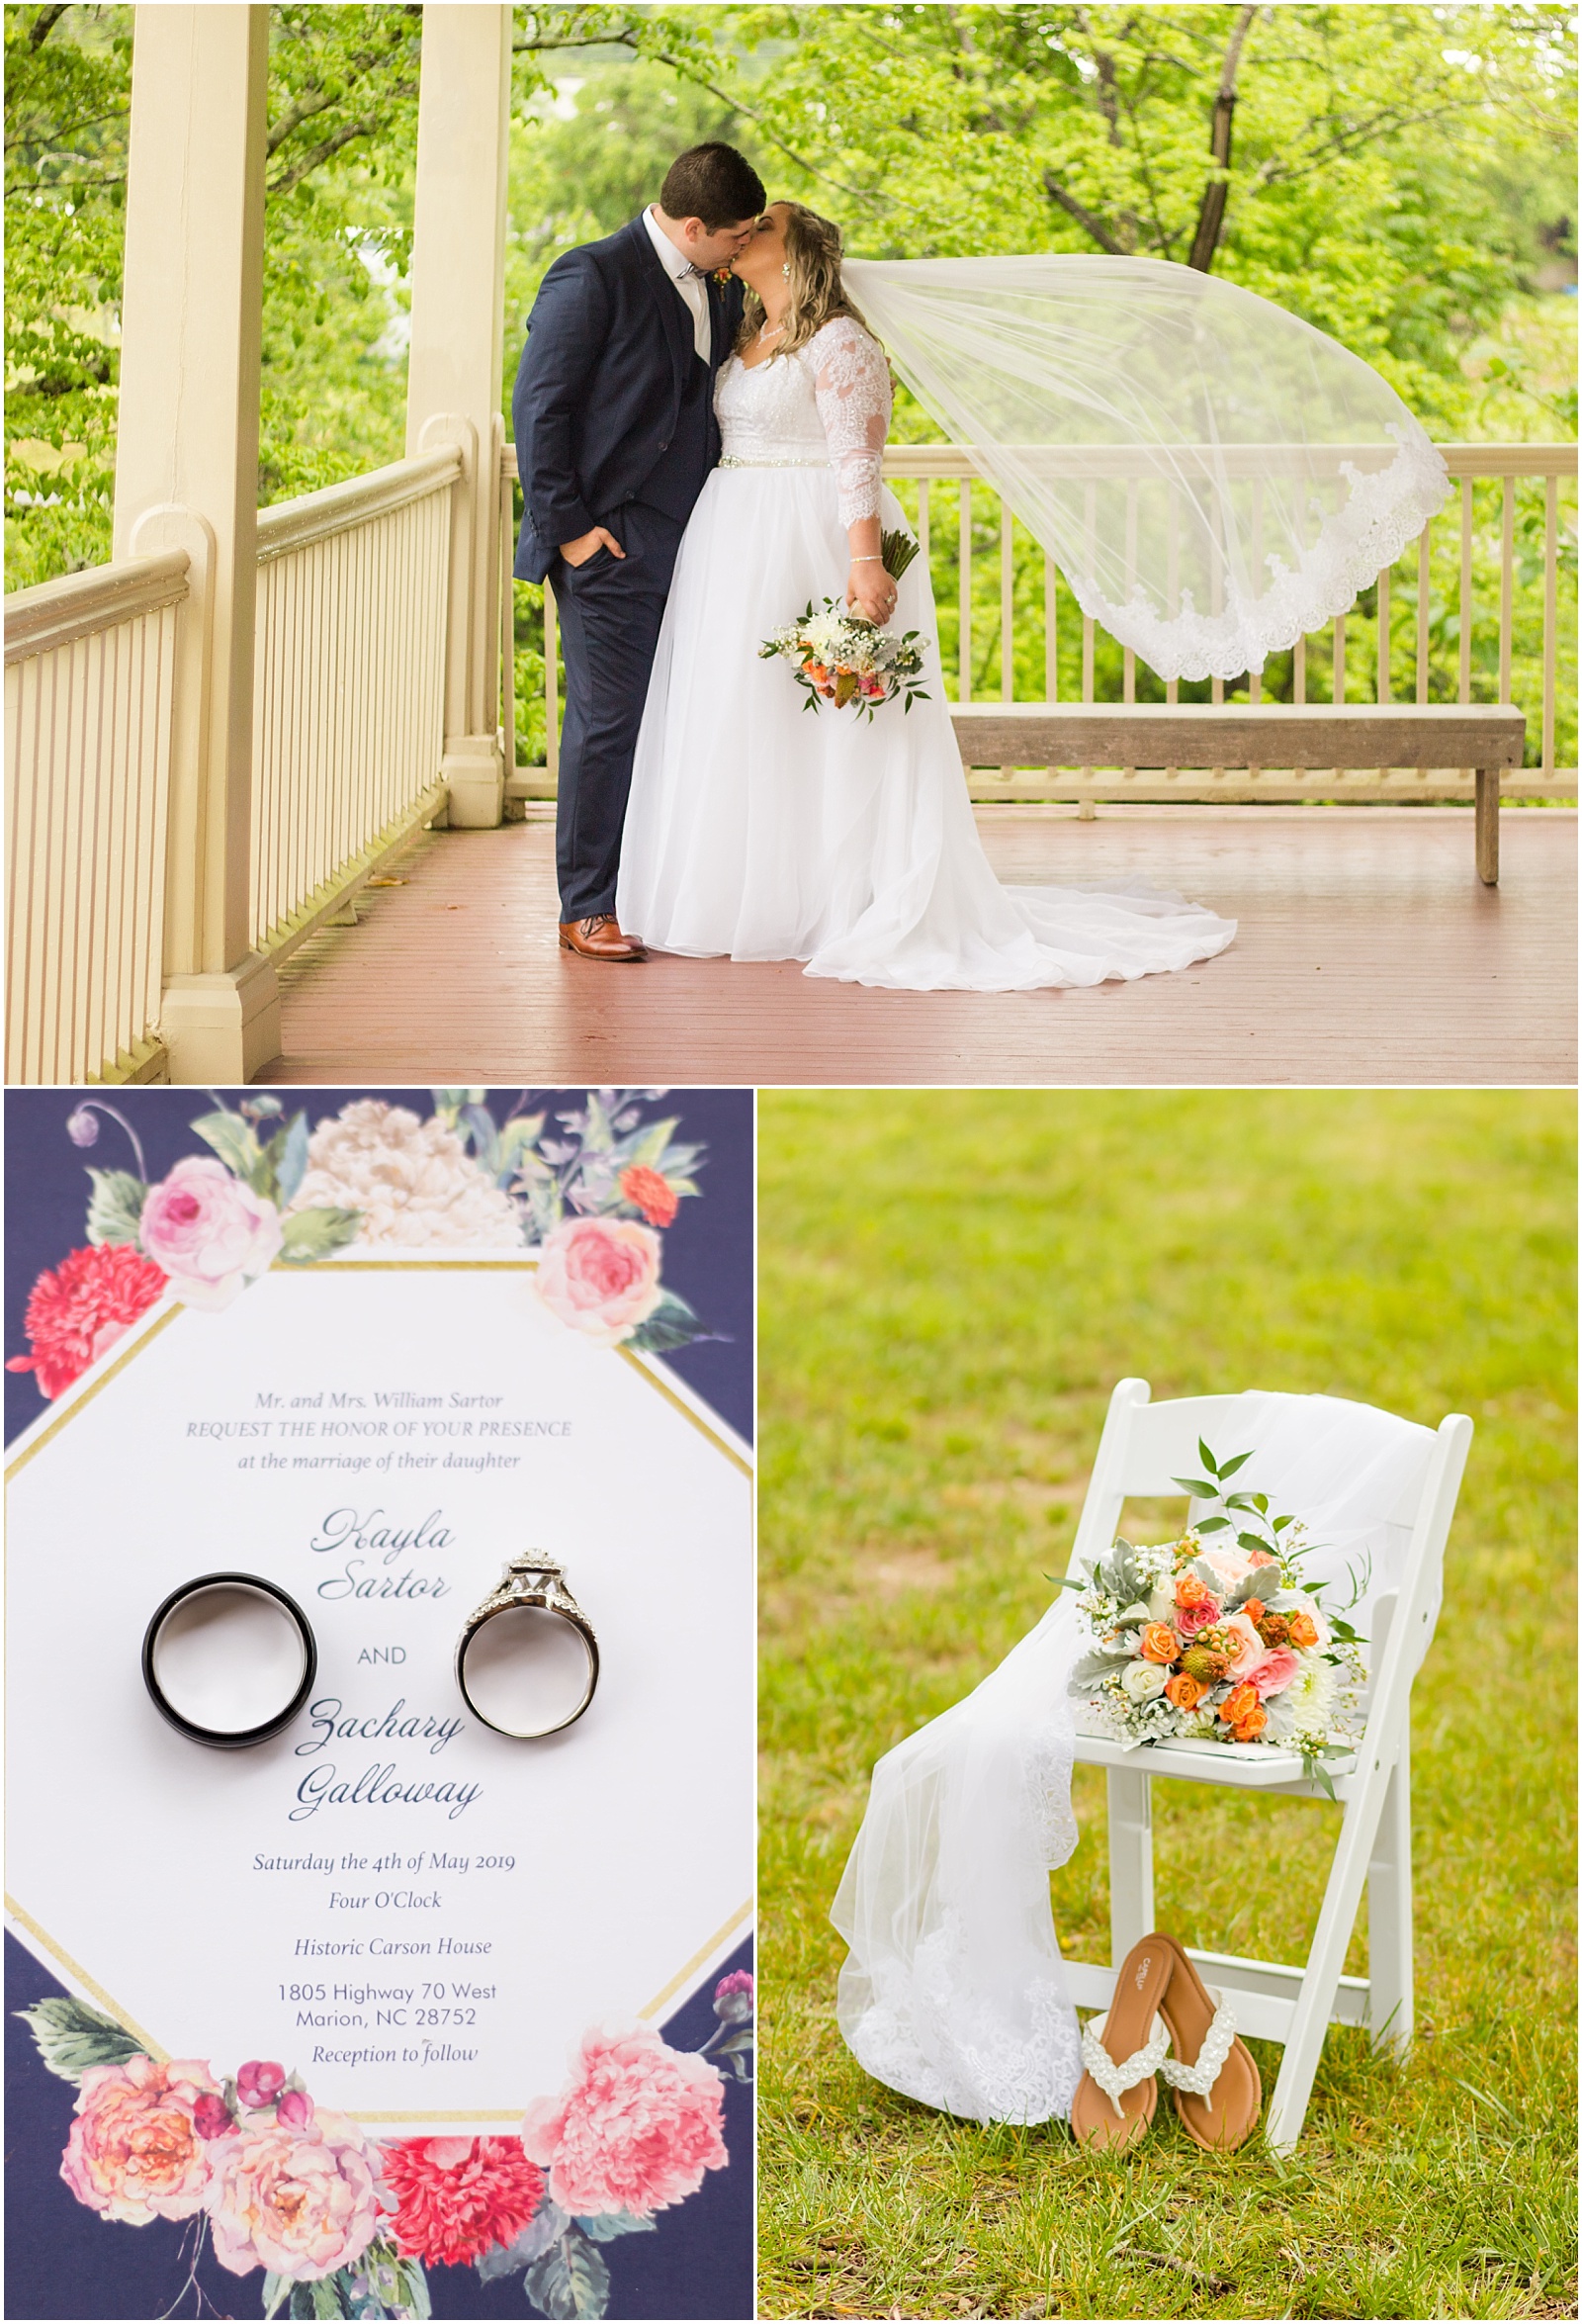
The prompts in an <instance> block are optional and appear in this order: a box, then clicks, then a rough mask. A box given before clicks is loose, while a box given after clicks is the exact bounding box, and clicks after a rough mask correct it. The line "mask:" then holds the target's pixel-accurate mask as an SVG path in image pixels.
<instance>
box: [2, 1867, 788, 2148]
mask: <svg viewBox="0 0 1582 2324" xmlns="http://www.w3.org/2000/svg"><path fill="white" fill-rule="evenodd" d="M5 1908H6V1911H7V1913H8V1914H9V1915H10V1917H11V1919H12V1920H13V1921H15V1922H19V1923H20V1924H21V1926H22V1927H24V1928H25V1929H27V1931H28V1933H29V1935H30V1936H33V1937H35V1938H36V1939H37V1940H38V1942H39V1943H40V1944H42V1945H43V1947H44V1951H45V1952H46V1953H48V1954H50V1955H51V1956H52V1957H53V1958H54V1959H55V1960H57V1961H58V1962H59V1963H60V1966H61V1967H62V1968H63V1969H64V1970H65V1971H66V1972H67V1974H68V1975H69V1976H71V1977H74V1978H75V1979H76V1981H77V1983H78V1984H79V1985H80V1986H82V1987H83V1988H84V1989H85V1990H86V1991H87V1992H88V1993H91V1994H92V1995H93V1998H94V2000H95V2001H96V2002H97V2003H98V2004H99V2006H100V2008H101V2009H102V2010H104V2011H105V2012H106V2013H107V2014H108V2015H109V2016H111V2017H114V2019H115V2020H116V2023H117V2024H118V2025H121V2026H124V2027H125V2028H126V2030H127V2032H128V2033H130V2034H131V2035H132V2039H133V2040H134V2041H138V2042H140V2043H141V2044H142V2049H143V2054H144V2056H145V2057H149V2058H152V2059H153V2061H154V2063H155V2065H156V2066H168V2065H169V2063H170V2052H169V2051H168V2050H163V2049H161V2048H160V2046H159V2044H158V2043H157V2042H156V2041H153V2040H151V2039H150V2037H149V2036H148V2035H147V2034H146V2033H144V2031H143V2029H142V2027H141V2026H140V2025H139V2024H138V2023H137V2021H136V2019H135V2018H134V2017H132V2015H131V2014H130V2013H129V2012H128V2011H126V2010H124V2009H123V2008H122V2006H121V2004H120V2003H119V2002H118V2001H116V2000H115V1999H114V1997H113V1996H112V1995H110V1994H108V1993H106V1991H105V1989H104V1987H103V1986H102V1985H101V1984H100V1983H99V1980H98V1979H97V1978H96V1977H90V1976H89V1974H88V1972H87V1970H86V1969H85V1968H84V1967H83V1966H82V1963H81V1962H80V1961H74V1960H73V1959H72V1957H71V1955H70V1954H69V1953H68V1952H67V1951H66V1949H65V1947H64V1945H58V1944H56V1942H55V1940H54V1938H53V1937H52V1936H51V1935H50V1934H49V1932H48V1930H47V1929H46V1928H43V1927H41V1926H40V1924H39V1922H37V1921H35V1919H34V1917H33V1915H32V1914H31V1913H27V1912H24V1910H23V1908H22V1907H21V1905H19V1904H18V1903H17V1900H16V1898H15V1897H12V1896H8V1897H7V1898H6V1900H5ZM751 1918H752V1899H751V1898H750V1897H748V1899H747V1903H746V1904H745V1905H739V1906H738V1907H737V1909H736V1911H735V1912H734V1913H733V1914H732V1915H731V1918H730V1919H729V1920H728V1921H725V1922H721V1924H720V1926H719V1927H718V1928H717V1929H716V1930H715V1932H714V1934H713V1935H712V1936H711V1937H709V1938H708V1940H707V1941H706V1942H705V1943H703V1944H701V1945H699V1947H698V1949H697V1951H696V1952H695V1953H694V1954H693V1955H692V1958H691V1960H690V1961H688V1962H687V1963H686V1964H685V1966H684V1967H683V1968H681V1969H678V1970H677V1972H676V1974H675V1975H674V1976H673V1977H672V1978H671V1980H670V1982H669V1984H668V1985H666V1986H663V1987H661V1988H660V1990H659V1993H657V1994H656V1995H655V1997H654V1999H653V2001H651V2002H650V2003H649V2004H648V2006H647V2008H645V2009H642V2010H639V2011H638V2015H639V2016H640V2017H649V2018H653V2017H657V2016H658V2015H659V2011H660V2010H662V2009H663V2007H664V2005H665V2003H666V2002H668V2001H670V2000H672V1999H673V1998H674V1996H675V1995H676V1994H678V1993H679V1992H680V1991H681V1988H682V1987H683V1986H684V1985H685V1984H686V1982H687V1980H688V1978H690V1977H692V1976H694V1975H695V1974H696V1973H697V1971H698V1970H699V1969H701V1968H702V1966H703V1964H704V1962H705V1961H707V1960H708V1959H709V1958H710V1956H711V1955H712V1954H714V1953H717V1952H718V1951H719V1949H720V1947H721V1945H723V1944H724V1942H725V1940H726V1938H727V1937H728V1936H731V1935H733V1934H734V1933H735V1931H736V1930H737V1929H738V1928H740V1927H742V1926H743V1925H744V1923H745V1922H748V1921H750V1919H751ZM526 2111H527V2107H526V2105H525V2104H523V2105H520V2106H477V2107H450V2108H448V2109H447V2108H444V2107H441V2108H438V2109H435V2110H433V2111H430V2112H423V2111H420V2110H418V2111H413V2110H410V2109H405V2108H403V2109H401V2110H399V2111H397V2112H395V2113H384V2114H359V2113H348V2117H347V2118H348V2120H350V2121H352V2122H516V2121H520V2119H521V2117H522V2116H523V2114H525V2113H526Z"/></svg>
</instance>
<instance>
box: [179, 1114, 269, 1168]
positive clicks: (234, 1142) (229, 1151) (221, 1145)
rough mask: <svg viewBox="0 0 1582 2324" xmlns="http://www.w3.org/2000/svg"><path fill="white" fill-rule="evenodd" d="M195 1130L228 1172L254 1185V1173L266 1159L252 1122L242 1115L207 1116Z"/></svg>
mask: <svg viewBox="0 0 1582 2324" xmlns="http://www.w3.org/2000/svg"><path fill="white" fill-rule="evenodd" d="M192 1126H193V1129H194V1130H195V1131H196V1133H197V1135H198V1136H199V1137H201V1138H202V1139H203V1141H204V1143H205V1145H206V1146H213V1148H214V1150H215V1152H216V1153H217V1154H218V1155H219V1156H220V1160H221V1162H223V1163H224V1165H225V1168H226V1169H227V1170H233V1171H234V1172H235V1173H236V1176H237V1177H238V1178H244V1179H245V1180H246V1181H247V1183H248V1185H249V1186H251V1185H252V1181H253V1172H254V1171H255V1170H256V1169H257V1168H258V1165H259V1163H260V1162H261V1161H262V1160H263V1154H262V1151H261V1149H260V1147H259V1144H258V1140H257V1139H256V1138H255V1137H254V1135H253V1132H252V1125H251V1123H250V1122H246V1121H243V1119H242V1117H241V1116H240V1115H239V1114H226V1113H223V1112H221V1113H219V1114H205V1115H204V1116H203V1117H201V1118H200V1119H199V1120H197V1121H195V1122H194V1123H193V1125H192Z"/></svg>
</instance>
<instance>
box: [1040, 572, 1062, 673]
mask: <svg viewBox="0 0 1582 2324" xmlns="http://www.w3.org/2000/svg"><path fill="white" fill-rule="evenodd" d="M1056 596H1057V583H1056V576H1055V561H1054V559H1053V558H1052V557H1046V558H1045V559H1044V700H1045V701H1046V702H1058V701H1059V699H1060V636H1059V632H1058V630H1057V628H1056V612H1055V606H1056Z"/></svg>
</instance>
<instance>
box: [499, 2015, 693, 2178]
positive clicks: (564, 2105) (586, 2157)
mask: <svg viewBox="0 0 1582 2324" xmlns="http://www.w3.org/2000/svg"><path fill="white" fill-rule="evenodd" d="M724 2091H725V2085H724V2083H723V2082H722V2080H721V2078H720V2075H719V2072H718V2070H717V2068H715V2067H714V2066H711V2065H710V2064H709V2062H708V2060H707V2059H706V2058H699V2057H695V2056H693V2055H692V2053H691V2052H690V2051H687V2050H672V2049H671V2048H670V2047H669V2046H668V2044H667V2043H665V2042H664V2041H662V2040H661V2039H660V2038H659V2034H658V2033H656V2032H655V2030H654V2028H653V2026H652V2025H643V2024H637V2023H625V2024H610V2025H595V2026H593V2027H592V2028H591V2029H590V2030H589V2031H588V2032H587V2033H585V2034H584V2035H583V2036H582V2042H581V2046H580V2049H579V2050H578V2052H577V2054H576V2056H575V2058H574V2060H573V2064H572V2074H571V2081H570V2082H569V2083H568V2084H567V2086H566V2088H565V2089H564V2090H563V2091H562V2092H561V2095H560V2097H559V2098H554V2099H537V2100H535V2101H534V2102H533V2104H532V2105H530V2106H529V2107H528V2109H527V2112H526V2114H525V2115H524V2116H523V2119H522V2146H523V2149H524V2151H525V2152H526V2154H527V2155H528V2157H529V2159H530V2160H531V2161H533V2162H535V2163H538V2164H541V2165H542V2166H543V2167H544V2168H545V2169H546V2170H547V2171H548V2172H549V2186H550V2194H551V2197H552V2199H553V2200H554V2201H555V2202H557V2203H559V2204H560V2206H561V2208H562V2210H563V2211H570V2212H571V2213H572V2214H573V2215H574V2216H578V2217H581V2218H596V2217H598V2216H599V2215H600V2214H601V2213H603V2212H607V2211H628V2212H631V2213H632V2214H633V2215H634V2216H635V2217H638V2218H647V2217H648V2216H649V2215H650V2213H652V2212H654V2211H659V2210H662V2209H663V2208H664V2207H665V2205H666V2204H668V2203H679V2202H683V2201H684V2200H685V2198H686V2197H687V2196H688V2195H689V2194H695V2193H696V2191H697V2190H698V2189H699V2188H700V2187H701V2186H702V2184H703V2174H704V2172H705V2171H720V2170H723V2169H724V2168H725V2165H726V2163H727V2162H728V2160H729V2157H728V2156H727V2154H726V2151H725V2141H724V2139H723V2138H722V2137H721V2135H720V2131H721V2124H722V2122H723V2119H724V2111H725V2097H724Z"/></svg>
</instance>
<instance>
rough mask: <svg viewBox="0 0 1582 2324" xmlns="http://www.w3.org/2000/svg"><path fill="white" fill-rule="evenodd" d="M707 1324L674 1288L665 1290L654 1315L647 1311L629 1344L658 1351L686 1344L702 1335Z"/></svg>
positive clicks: (632, 1334)
mask: <svg viewBox="0 0 1582 2324" xmlns="http://www.w3.org/2000/svg"><path fill="white" fill-rule="evenodd" d="M702 1336H703V1324H702V1321H701V1320H700V1318H699V1317H698V1316H696V1315H694V1313H693V1312H692V1309H691V1308H690V1307H689V1306H688V1305H687V1303H686V1301H685V1299H683V1298H679V1297H678V1296H676V1294H675V1293H674V1292H661V1293H660V1294H659V1305H658V1306H657V1307H656V1308H655V1309H654V1312H653V1313H652V1314H651V1315H646V1316H645V1317H644V1318H643V1321H642V1322H641V1323H640V1324H639V1325H638V1327H637V1329H636V1331H634V1332H632V1333H631V1334H630V1335H629V1337H628V1338H627V1341H626V1345H627V1346H628V1347H629V1348H643V1349H646V1350H647V1351H648V1352H649V1353H650V1354H654V1355H657V1354H658V1353H659V1350H660V1349H662V1348H684V1347H685V1346H686V1345H687V1343H688V1342H689V1341H691V1340H695V1339H701V1338H702Z"/></svg>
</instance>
